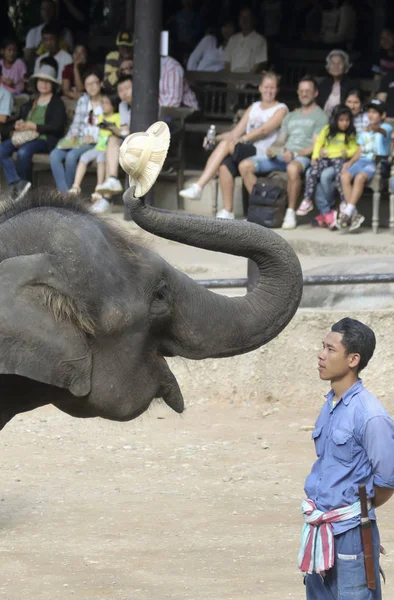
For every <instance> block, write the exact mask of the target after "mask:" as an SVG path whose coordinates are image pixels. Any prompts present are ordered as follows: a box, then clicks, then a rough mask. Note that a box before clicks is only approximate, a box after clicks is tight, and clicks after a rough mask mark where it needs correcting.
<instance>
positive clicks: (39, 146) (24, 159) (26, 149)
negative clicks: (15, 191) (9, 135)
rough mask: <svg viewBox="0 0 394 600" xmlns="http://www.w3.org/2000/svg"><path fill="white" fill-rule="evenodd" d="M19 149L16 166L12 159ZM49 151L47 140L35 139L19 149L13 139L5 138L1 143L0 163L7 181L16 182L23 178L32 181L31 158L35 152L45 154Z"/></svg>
mask: <svg viewBox="0 0 394 600" xmlns="http://www.w3.org/2000/svg"><path fill="white" fill-rule="evenodd" d="M16 150H17V154H16V166H15V164H14V161H13V160H12V155H13V153H14V152H15V151H16ZM45 152H48V144H47V141H46V140H33V141H32V142H26V144H23V145H22V146H20V147H19V148H18V149H16V148H15V146H14V144H13V143H12V142H11V140H5V141H4V142H2V143H1V144H0V165H1V168H2V169H3V172H4V175H5V178H6V180H7V183H16V182H17V181H20V180H21V179H23V180H25V181H30V179H31V160H32V158H33V154H44V153H45Z"/></svg>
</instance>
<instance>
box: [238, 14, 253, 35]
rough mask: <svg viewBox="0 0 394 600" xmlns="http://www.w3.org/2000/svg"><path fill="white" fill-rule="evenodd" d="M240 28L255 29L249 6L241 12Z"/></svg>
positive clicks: (242, 29) (245, 29) (244, 29)
mask: <svg viewBox="0 0 394 600" xmlns="http://www.w3.org/2000/svg"><path fill="white" fill-rule="evenodd" d="M239 28H240V30H241V31H252V30H253V29H254V19H253V15H252V11H250V10H249V9H248V8H246V9H245V10H241V12H240V13H239Z"/></svg>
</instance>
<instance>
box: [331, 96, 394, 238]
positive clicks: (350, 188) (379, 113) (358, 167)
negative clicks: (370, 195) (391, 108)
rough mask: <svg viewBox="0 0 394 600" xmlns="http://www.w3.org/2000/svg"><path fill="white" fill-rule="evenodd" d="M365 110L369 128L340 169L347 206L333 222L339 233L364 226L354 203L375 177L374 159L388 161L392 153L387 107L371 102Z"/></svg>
mask: <svg viewBox="0 0 394 600" xmlns="http://www.w3.org/2000/svg"><path fill="white" fill-rule="evenodd" d="M366 109H367V111H368V119H369V123H370V124H369V125H368V127H367V130H366V131H363V132H361V134H360V135H359V137H358V139H357V143H358V144H359V148H358V150H357V152H356V154H355V155H354V156H353V158H351V159H350V160H349V161H348V162H346V163H345V164H344V165H343V170H342V175H341V181H342V187H343V192H344V195H345V199H346V206H344V207H343V208H342V210H341V212H340V213H339V217H338V219H337V222H336V226H337V227H338V229H339V230H341V231H348V232H352V231H355V230H356V229H358V228H359V227H360V226H361V225H362V224H363V222H364V220H365V218H364V217H363V215H361V214H360V213H359V212H357V210H356V206H357V203H358V201H359V200H360V198H361V196H362V195H363V192H364V188H365V185H366V184H367V182H368V181H371V179H372V178H373V176H374V175H375V172H376V157H377V156H380V157H387V156H388V155H389V152H390V149H391V134H392V132H393V128H392V127H391V125H389V124H388V123H385V122H384V121H385V118H386V114H387V109H386V105H385V104H383V103H382V102H380V101H379V100H373V101H372V102H370V103H369V104H368V105H367V106H366ZM352 181H353V185H352Z"/></svg>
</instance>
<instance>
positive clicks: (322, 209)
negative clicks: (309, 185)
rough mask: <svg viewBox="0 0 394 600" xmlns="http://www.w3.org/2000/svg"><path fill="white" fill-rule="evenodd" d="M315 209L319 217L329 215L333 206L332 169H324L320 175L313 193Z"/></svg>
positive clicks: (333, 183)
mask: <svg viewBox="0 0 394 600" xmlns="http://www.w3.org/2000/svg"><path fill="white" fill-rule="evenodd" d="M314 200H315V204H316V208H317V210H318V211H319V213H320V214H321V215H326V214H327V213H329V212H330V211H331V210H332V209H333V206H334V204H335V171H334V167H328V169H324V171H323V172H322V174H321V175H320V181H319V183H318V184H317V188H316V192H315V198H314Z"/></svg>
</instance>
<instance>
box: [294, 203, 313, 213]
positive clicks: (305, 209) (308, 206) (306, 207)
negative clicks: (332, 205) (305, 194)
mask: <svg viewBox="0 0 394 600" xmlns="http://www.w3.org/2000/svg"><path fill="white" fill-rule="evenodd" d="M311 210H313V202H312V201H311V200H303V201H302V202H301V204H300V206H299V207H298V210H296V215H298V216H299V217H305V215H307V214H308V213H310V212H311Z"/></svg>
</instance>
